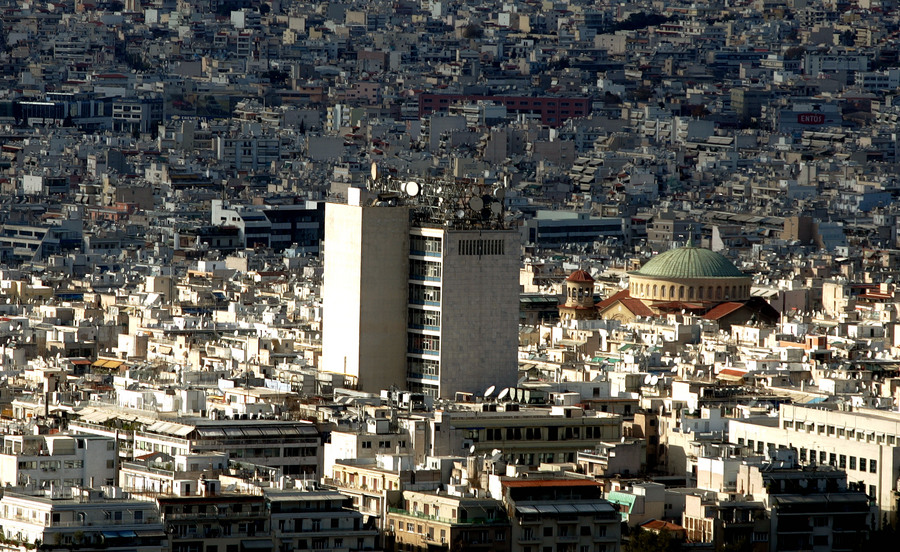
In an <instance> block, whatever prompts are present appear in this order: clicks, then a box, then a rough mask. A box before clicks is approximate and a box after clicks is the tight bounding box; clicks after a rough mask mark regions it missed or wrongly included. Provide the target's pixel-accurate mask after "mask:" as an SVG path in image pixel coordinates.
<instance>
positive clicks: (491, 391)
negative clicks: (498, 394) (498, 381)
mask: <svg viewBox="0 0 900 552" xmlns="http://www.w3.org/2000/svg"><path fill="white" fill-rule="evenodd" d="M494 389H496V387H494V386H493V385H492V386H490V387H488V388H487V389H485V391H484V398H485V399H486V398H488V397H490V396H491V395H493V394H494Z"/></svg>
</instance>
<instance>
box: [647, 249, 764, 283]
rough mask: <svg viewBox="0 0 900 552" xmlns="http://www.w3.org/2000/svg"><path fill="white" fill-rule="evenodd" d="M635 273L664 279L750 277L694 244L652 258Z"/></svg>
mask: <svg viewBox="0 0 900 552" xmlns="http://www.w3.org/2000/svg"><path fill="white" fill-rule="evenodd" d="M632 275H634V276H643V277H645V278H662V279H688V278H747V275H746V274H744V273H743V272H741V271H740V270H738V268H737V267H736V266H734V264H733V263H732V262H731V261H729V260H728V259H727V258H725V257H724V256H723V255H721V254H719V253H716V252H715V251H710V250H709V249H703V248H702V247H693V246H691V245H687V246H685V247H679V248H678V249H672V250H669V251H666V252H665V253H662V254H660V255H657V256H656V257H653V258H652V259H650V260H649V261H648V262H647V264H645V265H644V266H642V267H641V268H640V270H637V271H635V272H632Z"/></svg>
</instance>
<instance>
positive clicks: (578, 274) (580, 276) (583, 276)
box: [566, 270, 594, 282]
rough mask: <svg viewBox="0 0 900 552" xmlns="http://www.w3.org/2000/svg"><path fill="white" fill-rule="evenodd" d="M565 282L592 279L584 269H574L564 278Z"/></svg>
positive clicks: (588, 280)
mask: <svg viewBox="0 0 900 552" xmlns="http://www.w3.org/2000/svg"><path fill="white" fill-rule="evenodd" d="M566 281H567V282H593V281H594V279H593V278H592V277H591V275H590V274H588V273H587V272H585V271H584V270H576V271H575V272H573V273H571V274H569V277H568V278H566Z"/></svg>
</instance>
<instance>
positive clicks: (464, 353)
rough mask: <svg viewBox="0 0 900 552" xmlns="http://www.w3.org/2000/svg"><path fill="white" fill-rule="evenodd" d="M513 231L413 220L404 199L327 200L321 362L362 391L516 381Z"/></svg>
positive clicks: (447, 392) (449, 390)
mask: <svg viewBox="0 0 900 552" xmlns="http://www.w3.org/2000/svg"><path fill="white" fill-rule="evenodd" d="M519 240H520V237H519V233H518V232H516V231H515V230H492V229H482V230H477V229H476V230H457V229H453V228H446V227H443V226H439V225H429V224H424V225H411V224H410V217H409V211H408V209H407V208H406V207H394V206H360V205H341V204H335V203H329V204H327V205H326V207H325V245H324V247H325V282H324V288H323V336H322V353H323V357H322V365H321V367H320V370H321V371H324V372H330V373H336V374H344V375H346V376H347V377H348V378H349V380H350V381H349V382H348V383H349V384H351V385H356V386H357V388H358V389H360V390H362V391H367V392H378V391H379V390H381V389H386V388H388V387H389V386H391V385H396V386H398V387H400V388H406V389H410V390H412V391H422V392H425V393H427V394H429V395H431V396H433V397H442V398H450V397H453V396H454V394H455V393H456V392H457V391H465V392H471V393H479V394H480V393H482V392H484V390H485V389H486V388H488V387H489V386H491V385H495V386H497V388H498V389H499V388H502V387H510V386H514V385H515V383H516V378H517V373H518V366H517V358H518V321H519V283H518V275H519V258H520V255H519V251H520V245H519Z"/></svg>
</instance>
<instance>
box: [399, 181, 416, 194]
mask: <svg viewBox="0 0 900 552" xmlns="http://www.w3.org/2000/svg"><path fill="white" fill-rule="evenodd" d="M403 191H404V192H406V195H408V196H409V197H416V196H417V195H419V183H418V182H407V183H406V184H404V185H403Z"/></svg>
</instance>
